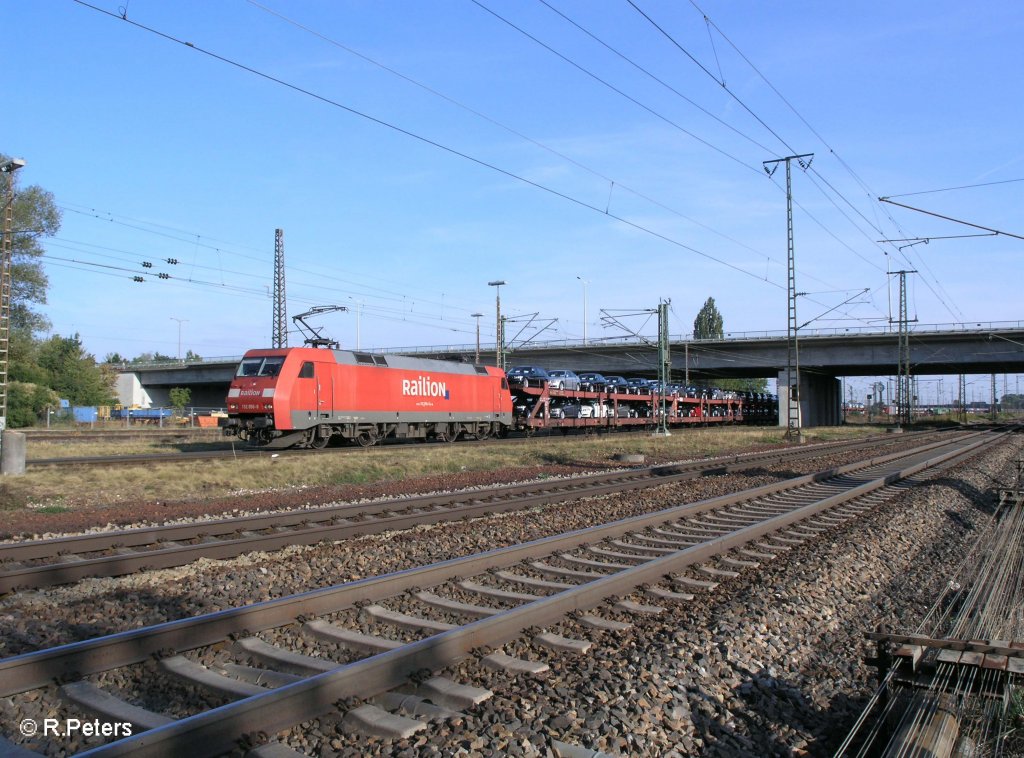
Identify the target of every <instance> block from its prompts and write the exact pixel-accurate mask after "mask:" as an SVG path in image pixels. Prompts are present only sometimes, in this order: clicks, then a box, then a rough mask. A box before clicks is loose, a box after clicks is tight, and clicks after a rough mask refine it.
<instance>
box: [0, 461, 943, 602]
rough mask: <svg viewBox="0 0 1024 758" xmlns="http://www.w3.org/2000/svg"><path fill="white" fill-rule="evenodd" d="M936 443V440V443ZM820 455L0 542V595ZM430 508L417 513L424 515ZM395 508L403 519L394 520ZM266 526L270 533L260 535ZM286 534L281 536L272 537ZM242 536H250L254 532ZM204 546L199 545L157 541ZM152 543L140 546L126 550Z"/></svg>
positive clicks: (675, 467) (627, 472)
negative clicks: (142, 548)
mask: <svg viewBox="0 0 1024 758" xmlns="http://www.w3.org/2000/svg"><path fill="white" fill-rule="evenodd" d="M934 444H935V445H938V444H944V443H943V442H936V443H934ZM877 445H878V442H877V441H857V442H856V443H848V444H846V445H839V446H838V447H837V448H829V450H830V451H832V450H836V449H839V450H843V451H845V450H857V449H860V448H862V447H866V446H871V447H874V446H877ZM821 452H822V451H821V449H815V450H808V449H806V448H790V449H788V450H786V451H782V452H779V451H771V452H767V453H755V454H749V455H744V456H730V457H728V458H720V459H717V460H711V461H699V462H695V463H687V464H673V465H668V466H653V467H648V468H644V469H633V470H620V471H616V472H608V473H599V474H589V475H586V476H581V477H571V478H567V479H552V480H547V481H545V482H542V483H537V482H527V483H521V484H516V485H505V486H502V487H495V488H488V489H484V490H462V491H459V492H454V493H444V494H436V495H424V496H417V497H409V498H399V499H395V500H386V501H379V502H377V503H366V504H345V505H339V506H327V507H319V508H306V509H301V510H296V511H288V512H279V513H273V514H259V515H254V516H243V517H237V518H227V519H212V520H202V521H194V522H190V523H188V524H170V525H164V526H155V527H146V528H139V529H127V530H116V531H110V532H100V533H95V534H85V535H76V536H70V537H57V538H53V539H48V540H32V541H25V542H12V543H2V544H0V594H2V593H7V592H12V591H14V590H15V589H31V588H41V587H48V586H52V585H55V584H63V583H70V582H74V581H78V580H81V579H84V578H87V577H97V576H119V575H124V574H130V573H134V572H136V571H141V570H152V569H162V568H172V567H175V566H182V565H185V564H188V563H190V562H192V561H194V560H197V559H198V558H209V559H225V558H233V557H235V556H238V555H241V554H243V553H246V552H251V551H257V550H261V551H268V550H277V549H281V548H283V547H287V546H291V545H311V544H316V543H318V542H321V541H323V540H342V539H351V538H353V537H358V536H364V535H367V534H379V533H381V532H383V531H388V530H394V529H407V528H410V527H412V526H417V525H420V524H431V523H438V522H440V521H447V520H456V519H461V518H472V517H477V516H480V515H484V514H488V513H493V512H502V511H508V510H513V509H521V508H527V507H531V506H535V505H542V504H545V503H548V502H551V501H553V500H559V501H561V500H565V499H574V498H583V497H596V496H600V495H607V494H611V493H614V492H620V491H622V490H625V489H633V488H640V487H652V486H661V485H664V484H670V483H673V482H678V481H684V480H687V479H693V478H696V477H699V476H707V475H712V474H719V473H722V474H724V473H728V472H731V471H738V470H744V469H746V468H749V467H751V466H755V465H758V464H764V463H766V462H771V463H779V462H785V461H791V460H801V459H804V458H810V457H815V456H817V455H819V454H820V453H821ZM428 508H429V509H435V510H433V511H425V510H424V509H428ZM396 511H404V512H405V513H404V514H396V513H395V512H396ZM266 530H272V531H271V532H270V533H266ZM278 530H285V531H278ZM261 531H263V532H264V533H260V534H251V533H252V532H261ZM200 539H201V540H204V541H203V542H200V543H198V544H188V545H180V544H172V545H170V546H166V547H162V546H161V543H165V542H171V543H175V542H176V541H178V540H200ZM150 545H153V546H155V547H154V548H153V549H149V550H135V551H133V552H129V553H125V552H123V551H124V550H126V549H128V548H138V547H145V546H150ZM104 551H116V552H113V554H108V555H101V556H94V557H82V558H80V559H78V560H71V561H69V560H68V556H70V555H75V556H78V555H83V554H88V553H96V552H104ZM31 560H43V561H48V562H45V563H39V564H35V565H14V566H13V567H12V566H10V565H7V566H5V565H4V564H5V563H6V564H10V563H14V564H18V562H21V561H31Z"/></svg>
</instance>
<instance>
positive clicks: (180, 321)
mask: <svg viewBox="0 0 1024 758" xmlns="http://www.w3.org/2000/svg"><path fill="white" fill-rule="evenodd" d="M171 321H177V322H178V360H179V361H180V360H181V325H182V324H187V323H188V319H187V318H175V317H174V316H171Z"/></svg>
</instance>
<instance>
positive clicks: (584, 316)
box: [576, 276, 590, 345]
mask: <svg viewBox="0 0 1024 758" xmlns="http://www.w3.org/2000/svg"><path fill="white" fill-rule="evenodd" d="M576 278H577V279H579V280H580V281H581V282H583V344H584V345H586V344H587V285H588V284H590V280H589V279H584V278H583V277H582V276H577V277H576Z"/></svg>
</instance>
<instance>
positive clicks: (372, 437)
mask: <svg viewBox="0 0 1024 758" xmlns="http://www.w3.org/2000/svg"><path fill="white" fill-rule="evenodd" d="M379 441H380V438H379V437H378V436H377V430H376V429H366V430H364V431H362V432H359V434H357V435H356V442H357V443H359V446H360V447H373V446H374V445H376V444H377V442H379Z"/></svg>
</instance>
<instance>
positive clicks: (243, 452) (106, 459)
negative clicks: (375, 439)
mask: <svg viewBox="0 0 1024 758" xmlns="http://www.w3.org/2000/svg"><path fill="white" fill-rule="evenodd" d="M602 433H603V432H602ZM614 433H615V434H616V435H617V436H618V435H627V434H650V429H618V430H616V431H615V432H614ZM922 433H925V432H922ZM563 436H564V435H563V434H556V433H555V432H554V431H553V430H552V431H550V432H548V433H546V434H543V435H538V434H532V435H523V436H512V437H508V438H505V439H487V440H480V441H473V442H472V443H471V444H472V445H473V446H474V447H479V446H490V445H516V444H526V443H529V441H530V440H535V439H537V438H538V437H543V438H548V439H563ZM223 439H224V438H223V436H220V437H218V438H217V441H215V442H211V441H208V440H204V439H199V440H196V444H209V445H223V449H220V448H218V449H214V450H192V451H182V452H175V453H139V454H134V455H94V456H85V455H83V456H62V457H59V458H54V457H51V458H29V459H28V460H27V461H26V462H25V466H26V467H27V468H29V469H42V468H44V467H65V466H98V467H113V466H139V465H147V464H152V463H169V464H179V463H189V462H194V461H205V460H227V459H234V458H252V459H260V458H277V457H284V456H292V455H300V456H304V457H308V456H311V455H373V454H376V453H379V452H380V451H382V450H389V449H394V446H402V447H406V446H408V445H409V443H407V442H402V441H387V442H385V443H383V444H381V445H375V446H373V447H368V448H364V447H359V446H346V447H329V448H324V449H313V448H303V449H283V450H274V449H270V448H258V447H257V448H254V447H249V446H248V445H245V444H238V443H233V442H221V440H223ZM438 444H441V445H445V444H452V443H447V442H446V443H438Z"/></svg>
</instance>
